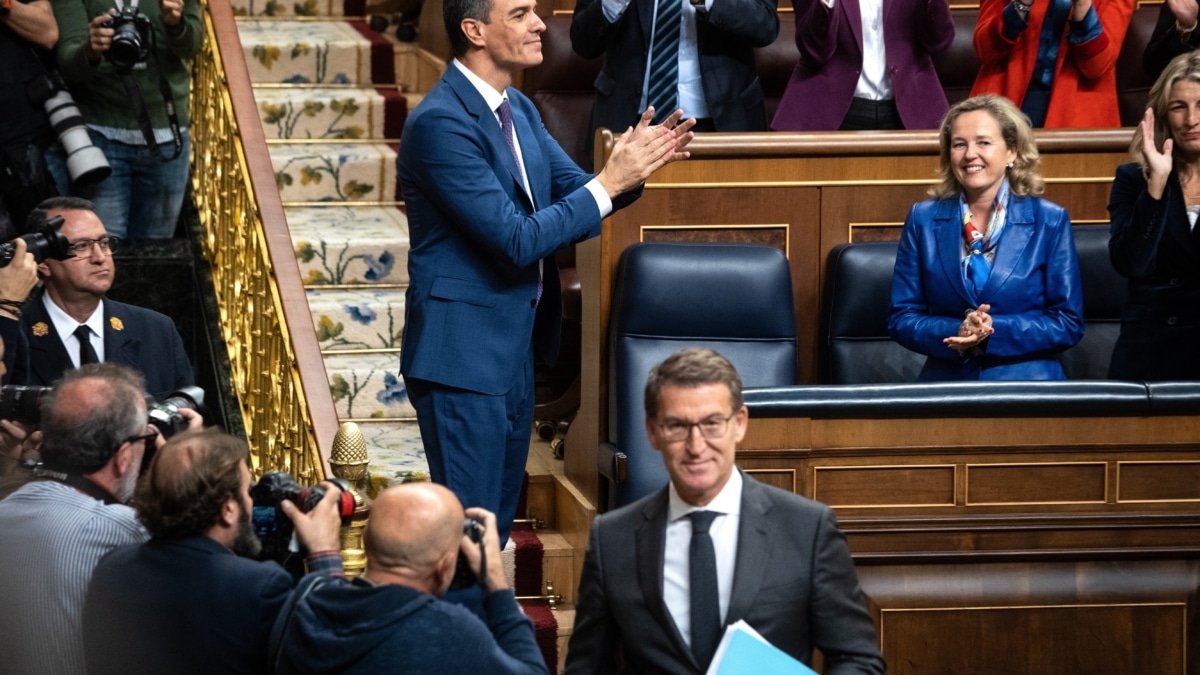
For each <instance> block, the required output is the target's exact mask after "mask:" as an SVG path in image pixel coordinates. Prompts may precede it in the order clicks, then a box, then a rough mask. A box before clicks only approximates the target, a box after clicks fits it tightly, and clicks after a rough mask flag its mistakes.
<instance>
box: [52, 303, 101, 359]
mask: <svg viewBox="0 0 1200 675" xmlns="http://www.w3.org/2000/svg"><path fill="white" fill-rule="evenodd" d="M42 305H43V306H44V307H45V308H46V314H47V315H48V316H49V317H50V321H51V322H52V323H53V324H54V330H56V331H58V337H59V338H60V339H61V340H63V342H64V344H65V342H66V339H67V338H69V337H71V338H73V337H74V335H75V329H76V328H78V327H79V322H78V321H76V320H75V319H73V318H72V317H71V316H70V315H69V314H67V313H66V312H65V311H63V309H62V308H61V307H59V306H58V305H56V304H54V300H52V299H51V298H50V294H49V293H45V292H43V293H42ZM83 323H84V325H86V326H87V327H88V328H90V329H92V334H93V335H95V336H96V337H99V338H100V339H101V340H103V339H104V299H103V298H101V299H100V303H99V304H97V305H96V309H95V310H94V311H93V312H92V315H91V316H89V317H88V318H87V321H84V322H83ZM96 351H97V353H99V350H96Z"/></svg>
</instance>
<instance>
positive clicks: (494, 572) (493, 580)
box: [462, 506, 509, 593]
mask: <svg viewBox="0 0 1200 675" xmlns="http://www.w3.org/2000/svg"><path fill="white" fill-rule="evenodd" d="M466 515H467V517H468V518H474V519H475V520H478V521H479V522H481V523H483V547H484V549H485V550H486V553H487V570H486V574H487V577H486V578H487V587H488V591H489V592H493V593H494V592H496V591H499V590H505V589H507V588H508V587H509V585H508V577H506V576H505V575H504V561H503V560H502V559H501V558H500V535H499V533H498V532H499V531H498V530H497V528H496V514H494V513H492V512H491V511H488V510H487V509H483V508H480V507H478V506H473V507H471V508H469V509H466ZM462 552H463V555H465V556H466V557H467V562H468V563H470V565H471V570H472V571H474V572H475V576H476V577H478V578H484V577H483V576H482V575H483V574H484V573H485V572H484V570H480V569H479V544H476V543H475V542H473V541H471V539H470V538H469V537H467V536H465V535H464V536H463V538H462Z"/></svg>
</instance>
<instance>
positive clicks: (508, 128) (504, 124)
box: [496, 98, 542, 304]
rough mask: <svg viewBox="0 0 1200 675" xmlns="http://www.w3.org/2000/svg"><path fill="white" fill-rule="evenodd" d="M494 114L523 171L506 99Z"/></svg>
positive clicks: (509, 148) (540, 272) (540, 275)
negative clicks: (498, 117) (498, 119)
mask: <svg viewBox="0 0 1200 675" xmlns="http://www.w3.org/2000/svg"><path fill="white" fill-rule="evenodd" d="M496 114H497V115H499V116H500V128H501V129H503V130H504V140H505V141H506V142H507V143H508V151H509V152H511V153H512V156H513V161H514V162H516V163H517V174H518V175H521V174H524V173H525V169H524V167H522V166H521V157H520V155H518V154H517V144H516V142H515V141H514V140H513V116H512V106H510V105H509V104H508V99H507V98H506V99H504V100H503V101H500V107H499V108H496ZM523 180H524V178H522V181H523ZM541 299H542V271H541V267H539V268H538V285H537V299H536V300H534V304H537V303H538V302H540V301H541Z"/></svg>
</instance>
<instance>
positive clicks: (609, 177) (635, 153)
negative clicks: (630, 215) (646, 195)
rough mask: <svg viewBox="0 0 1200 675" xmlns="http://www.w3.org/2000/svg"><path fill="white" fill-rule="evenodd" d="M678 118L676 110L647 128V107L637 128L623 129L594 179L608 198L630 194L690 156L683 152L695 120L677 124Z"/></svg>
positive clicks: (680, 113)
mask: <svg viewBox="0 0 1200 675" xmlns="http://www.w3.org/2000/svg"><path fill="white" fill-rule="evenodd" d="M682 118H683V111H682V110H676V111H675V112H674V113H672V114H671V116H670V117H668V118H667V119H665V120H663V123H662V124H655V125H651V124H650V121H651V120H653V119H654V108H653V107H650V108H647V109H646V112H644V113H642V117H641V119H639V120H638V123H637V126H635V127H630V128H629V129H626V131H625V133H624V134H622V135H621V137H620V138H619V139H617V144H616V145H615V146H614V147H613V152H612V155H611V156H610V157H609V158H608V162H607V163H605V165H604V168H603V169H602V170H601V171H600V174H599V175H598V176H596V178H597V180H599V181H600V184H601V185H602V186H604V189H605V191H607V192H608V196H609V197H613V198H615V197H616V196H617V195H619V194H621V193H623V192H628V191H629V190H632V189H633V188H635V187H637V186H638V185H641V184H642V183H644V182H645V181H646V179H647V178H649V177H650V175H651V174H653V173H654V172H655V171H657V170H658V169H660V168H661V167H663V166H665V165H667V164H669V163H671V162H675V161H678V160H681V159H687V158H688V157H689V156H690V155H689V153H688V151H687V150H685V148H686V147H687V145H688V143H691V142H692V139H693V138H695V134H694V133H693V132H692V131H691V129H692V127H693V126H695V125H696V120H695V119H689V120H686V121H683V122H680V120H681V119H682Z"/></svg>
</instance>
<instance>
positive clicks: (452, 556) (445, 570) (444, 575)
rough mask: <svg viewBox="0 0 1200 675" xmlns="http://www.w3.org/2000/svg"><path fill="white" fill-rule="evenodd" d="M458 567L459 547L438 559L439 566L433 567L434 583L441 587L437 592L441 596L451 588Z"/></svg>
mask: <svg viewBox="0 0 1200 675" xmlns="http://www.w3.org/2000/svg"><path fill="white" fill-rule="evenodd" d="M457 568H458V549H454V550H453V551H447V552H446V554H445V555H443V556H442V558H441V560H438V563H437V566H435V567H434V568H433V585H434V587H435V588H437V589H440V592H439V593H437V595H438V597H441V596H442V595H444V594H445V593H446V591H448V590H449V589H450V582H452V581H454V571H455V570H456V569H457Z"/></svg>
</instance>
